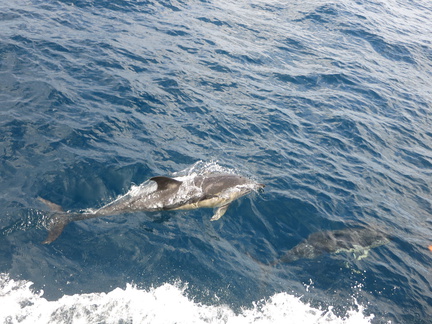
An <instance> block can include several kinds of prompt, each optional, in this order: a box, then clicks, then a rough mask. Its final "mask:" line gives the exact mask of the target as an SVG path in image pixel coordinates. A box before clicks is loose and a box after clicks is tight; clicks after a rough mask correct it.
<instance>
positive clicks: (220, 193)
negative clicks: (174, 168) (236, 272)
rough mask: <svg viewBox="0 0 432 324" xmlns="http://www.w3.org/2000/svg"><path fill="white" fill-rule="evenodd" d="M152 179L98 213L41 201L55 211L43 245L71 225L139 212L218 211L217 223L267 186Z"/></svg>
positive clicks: (227, 179)
mask: <svg viewBox="0 0 432 324" xmlns="http://www.w3.org/2000/svg"><path fill="white" fill-rule="evenodd" d="M150 180H151V181H154V182H155V183H156V186H151V185H150V186H149V185H148V183H147V182H146V183H144V184H142V185H140V186H137V187H133V188H132V189H131V190H129V191H128V192H127V193H126V194H125V195H123V196H121V197H119V198H117V199H116V200H114V201H112V202H110V203H109V204H107V205H105V206H103V207H101V208H99V209H97V210H94V211H92V210H91V211H86V212H83V213H67V212H64V211H63V210H62V208H61V207H60V206H58V205H56V204H54V203H52V202H50V201H47V200H45V199H42V198H39V200H41V201H42V202H44V203H45V204H46V205H47V206H48V207H50V208H51V210H53V211H54V214H53V215H52V216H51V218H50V223H49V225H48V229H49V233H48V237H47V238H46V240H45V241H43V242H42V243H43V244H48V243H51V242H53V241H54V240H55V239H57V238H58V237H59V235H60V234H61V233H62V231H63V229H64V227H65V226H66V225H67V224H69V223H70V222H74V221H77V220H83V219H88V218H95V217H102V216H110V215H118V214H124V213H133V212H139V211H159V210H181V209H196V208H201V207H207V208H217V209H216V212H215V213H214V215H213V217H212V218H211V220H212V221H213V220H218V219H219V218H221V217H222V216H223V215H224V214H225V212H226V210H227V209H228V206H229V205H230V203H231V202H232V201H233V200H235V199H237V198H240V197H242V196H244V195H246V194H248V193H250V192H251V191H252V190H258V189H261V188H263V187H264V186H265V185H263V184H260V183H256V182H253V181H251V180H249V179H247V178H245V177H242V176H238V175H234V174H220V173H217V174H208V175H198V176H195V177H193V178H190V177H189V178H187V177H186V179H185V180H183V181H182V180H180V179H179V178H177V179H175V178H169V177H153V178H151V179H150Z"/></svg>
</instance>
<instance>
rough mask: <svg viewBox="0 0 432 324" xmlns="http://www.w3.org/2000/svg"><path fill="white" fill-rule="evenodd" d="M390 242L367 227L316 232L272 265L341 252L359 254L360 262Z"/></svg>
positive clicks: (384, 236)
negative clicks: (371, 251)
mask: <svg viewBox="0 0 432 324" xmlns="http://www.w3.org/2000/svg"><path fill="white" fill-rule="evenodd" d="M388 242H390V240H389V238H388V237H387V235H385V234H384V233H382V232H380V231H377V230H373V229H369V228H365V227H355V228H346V229H342V230H336V231H323V232H316V233H312V234H311V235H309V236H308V238H307V239H306V240H304V241H302V242H300V243H299V244H298V245H296V246H294V247H293V248H292V249H291V250H289V251H288V252H286V253H285V255H283V256H282V257H281V258H280V259H278V260H277V261H275V262H272V263H271V265H276V264H278V263H290V262H294V261H297V260H299V259H313V258H316V257H318V256H320V255H323V254H325V253H341V252H353V253H359V256H358V257H357V259H358V260H360V259H362V258H365V257H366V256H367V255H368V252H369V250H370V249H372V248H375V247H377V246H380V245H384V244H387V243H388Z"/></svg>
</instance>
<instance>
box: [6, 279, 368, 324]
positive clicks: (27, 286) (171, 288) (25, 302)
mask: <svg viewBox="0 0 432 324" xmlns="http://www.w3.org/2000/svg"><path fill="white" fill-rule="evenodd" d="M31 285H32V282H30V281H24V280H18V281H16V280H13V279H10V278H9V276H8V275H6V274H1V275H0V322H1V323H32V324H33V323H152V324H158V323H164V324H169V323H179V324H180V323H188V324H190V323H229V324H231V323H235V324H237V323H239V324H240V323H241V324H243V323H245V324H246V323H370V321H371V320H372V318H373V316H369V317H366V316H364V315H363V310H364V309H363V308H362V307H361V306H359V309H358V310H351V311H349V312H348V315H347V317H346V318H340V317H337V316H336V315H335V314H333V312H332V311H331V310H329V311H322V310H319V309H316V308H313V307H311V306H310V305H308V304H305V303H303V302H301V300H300V299H299V298H297V297H294V296H292V295H289V294H287V293H279V294H275V295H274V296H273V297H271V298H270V299H268V300H263V301H260V302H258V303H256V305H255V306H254V307H252V308H248V309H243V310H242V311H241V312H240V314H236V313H234V311H233V310H231V309H230V308H229V307H228V306H207V305H203V304H201V303H197V302H194V301H192V300H190V299H189V298H188V297H187V296H186V294H185V291H184V288H180V285H172V284H164V285H162V286H160V287H157V288H152V289H149V290H143V289H139V288H137V287H135V286H133V285H127V287H126V289H120V288H116V289H114V290H113V291H111V292H109V293H92V294H76V295H73V296H63V297H62V298H60V299H59V300H57V301H48V300H46V299H45V298H43V297H42V294H43V292H40V293H36V292H34V291H33V290H32V289H31Z"/></svg>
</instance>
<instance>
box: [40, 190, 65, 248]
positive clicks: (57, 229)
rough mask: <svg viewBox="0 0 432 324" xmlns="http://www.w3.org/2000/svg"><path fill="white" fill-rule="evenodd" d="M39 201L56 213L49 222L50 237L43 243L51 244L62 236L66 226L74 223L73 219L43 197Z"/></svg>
mask: <svg viewBox="0 0 432 324" xmlns="http://www.w3.org/2000/svg"><path fill="white" fill-rule="evenodd" d="M38 199H39V200H40V201H41V202H43V203H44V204H45V205H47V206H48V207H49V208H50V209H51V210H52V211H53V212H55V213H54V214H53V215H52V216H51V217H50V220H49V224H48V236H47V238H46V239H45V240H44V241H43V242H42V244H50V243H52V242H54V241H55V240H56V239H57V238H58V237H59V236H60V234H61V233H62V232H63V229H64V228H65V226H66V225H67V224H69V223H70V222H71V221H73V218H72V217H71V216H72V215H70V214H67V213H65V212H64V211H63V209H62V208H61V207H60V206H59V205H56V204H54V203H53V202H51V201H48V200H46V199H43V198H41V197H39V198H38Z"/></svg>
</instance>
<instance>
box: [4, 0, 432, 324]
mask: <svg viewBox="0 0 432 324" xmlns="http://www.w3.org/2000/svg"><path fill="white" fill-rule="evenodd" d="M0 22H1V29H0V163H1V165H0V179H1V180H0V273H3V274H4V277H2V283H1V285H0V287H3V288H2V289H3V290H4V291H3V294H2V292H1V291H0V296H2V295H3V297H2V298H3V302H4V301H8V302H9V303H10V302H11V301H12V302H13V301H14V300H15V299H17V297H16V296H11V295H10V294H9V295H8V294H6V293H5V291H6V288H5V287H6V286H7V285H8V284H11V283H13V282H14V280H15V281H16V280H24V281H25V282H32V283H33V286H32V289H33V291H34V293H35V294H38V292H39V291H41V290H43V298H44V299H46V300H48V301H53V302H54V301H57V300H59V299H60V298H61V297H62V296H65V295H78V296H79V295H82V294H96V293H100V292H105V293H109V292H111V291H113V290H114V289H115V288H122V289H124V288H125V287H126V285H127V284H133V285H136V286H135V287H137V288H136V289H139V290H146V289H151V288H152V287H160V286H161V285H164V284H166V283H169V284H177V285H180V286H182V285H183V286H185V288H184V289H185V291H184V294H186V295H187V296H188V298H190V299H191V300H193V301H194V302H196V303H201V304H203V305H213V306H219V305H226V306H228V307H229V308H230V309H232V310H233V311H234V312H239V311H241V310H242V309H243V308H245V307H246V308H247V307H251V305H253V304H254V303H256V302H258V301H260V300H263V299H264V300H267V298H269V297H271V296H274V295H275V294H277V293H281V292H285V293H287V294H289V295H292V296H297V297H300V296H301V301H302V302H303V303H304V304H305V305H310V307H311V308H314V309H315V308H317V309H323V310H328V309H331V310H332V312H333V313H334V314H335V315H336V316H338V317H339V318H343V317H346V316H347V317H348V318H349V314H348V313H349V311H350V310H352V309H354V310H357V309H358V308H359V306H361V307H360V308H362V307H363V308H364V309H362V314H364V317H365V318H366V317H368V316H370V315H371V314H373V315H374V318H373V319H372V322H374V323H387V322H389V321H390V322H392V323H431V319H430V318H432V288H431V285H432V276H431V266H432V252H430V251H429V250H428V246H429V245H432V238H431V237H432V236H431V231H432V220H431V215H432V194H431V184H432V180H431V179H432V178H431V176H432V127H431V125H432V90H431V89H432V81H431V80H432V38H431V35H432V7H431V4H430V2H429V1H428V0H413V1H411V0H410V1H408V0H388V1H354V0H341V1H329V0H321V1H310V2H308V1H306V2H305V1H296V0H294V1H264V0H252V1H241V0H240V1H231V0H222V1H213V0H209V1H197V0H185V1H133V0H122V1H120V0H115V1H104V0H101V1H90V0H88V1H84V0H83V1H67V0H65V1H37V0H28V1H16V0H13V1H5V0H4V1H1V3H0ZM199 161H202V162H199ZM214 161H217V162H214ZM195 163H198V164H197V165H198V166H200V167H203V168H204V167H206V165H218V166H221V167H225V168H229V169H231V170H235V172H236V173H239V174H242V175H245V176H248V177H251V178H253V179H255V180H257V181H260V182H262V183H265V184H266V188H265V190H264V192H263V193H258V194H252V195H249V196H247V197H244V198H242V199H240V200H238V201H236V202H234V203H233V204H232V206H231V207H230V209H229V210H228V212H227V213H226V215H225V216H224V217H222V218H221V219H220V220H219V221H217V222H210V221H209V220H210V217H211V215H212V211H211V210H209V209H198V210H193V211H176V212H174V211H173V212H160V213H153V214H150V213H136V214H128V215H119V216H115V217H107V218H100V219H91V220H87V221H82V222H76V223H72V224H70V225H69V226H68V227H67V228H66V229H65V231H64V233H63V234H62V236H61V237H60V238H59V239H58V240H57V241H55V242H54V243H53V244H51V245H42V244H40V242H41V241H42V240H43V239H44V238H45V235H46V228H45V223H46V219H47V215H48V211H47V209H46V207H45V206H43V205H42V204H41V203H40V202H39V201H38V200H37V197H43V198H45V199H49V200H51V201H53V202H55V203H57V204H59V205H61V206H62V207H63V208H64V209H65V210H75V211H76V210H82V209H86V208H94V207H99V206H101V205H103V204H104V203H107V202H109V201H111V200H113V199H114V198H115V197H117V196H118V195H121V194H124V193H125V192H127V191H128V190H129V189H130V187H131V186H132V185H133V184H140V183H142V182H144V181H146V180H147V179H149V178H150V177H152V176H155V175H168V176H169V175H172V174H173V173H175V172H179V171H182V170H185V169H188V168H191V167H192V166H193V165H194V164H195ZM212 163H213V164H212ZM352 224H363V225H368V226H371V227H374V228H378V229H380V230H382V231H384V232H386V233H388V234H389V235H391V238H392V240H391V242H390V243H389V244H387V245H384V246H381V247H377V248H375V249H373V250H371V251H370V253H369V256H368V257H367V258H366V259H362V260H357V259H356V258H354V257H353V255H351V254H350V253H341V254H337V255H323V256H321V257H318V258H316V259H313V260H299V261H297V262H295V263H292V264H279V265H276V266H274V267H268V266H263V265H262V264H261V263H260V262H258V261H257V260H260V261H261V262H263V263H266V262H271V261H273V260H275V259H277V258H278V257H280V256H281V255H283V253H284V252H285V251H287V250H288V249H290V248H292V247H293V246H294V245H296V244H297V243H299V242H300V241H302V240H303V239H305V238H306V237H307V236H308V235H309V234H311V233H313V232H316V231H321V230H334V229H341V228H345V227H346V226H349V225H352ZM16 304H17V305H21V306H20V307H21V308H25V307H27V306H28V305H29V303H27V304H25V303H24V304H23V303H21V304H19V302H16ZM66 312H67V311H66ZM71 312H72V311H71ZM263 312H264V310H263ZM298 312H302V310H300V309H299V310H298ZM20 314H21V313H20ZM9 315H10V314H9ZM16 315H17V317H18V313H17V314H16ZM179 318H180V319H181V315H179ZM10 319H11V318H9V320H10ZM1 320H2V321H6V319H4V318H1ZM53 321H57V320H54V319H53ZM65 321H66V320H65ZM89 321H90V320H89ZM179 321H180V320H179ZM12 322H14V321H12ZM16 322H18V320H16ZM57 322H62V320H58V321H57ZM135 322H136V321H135ZM222 322H224V321H223V320H222ZM32 323H33V322H32Z"/></svg>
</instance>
